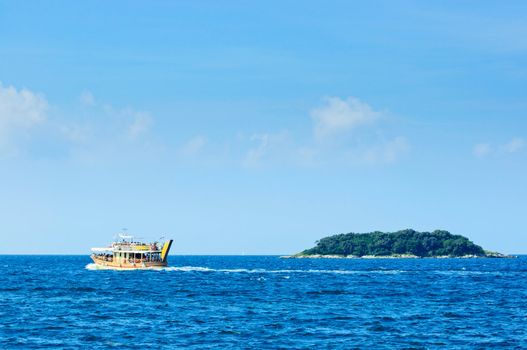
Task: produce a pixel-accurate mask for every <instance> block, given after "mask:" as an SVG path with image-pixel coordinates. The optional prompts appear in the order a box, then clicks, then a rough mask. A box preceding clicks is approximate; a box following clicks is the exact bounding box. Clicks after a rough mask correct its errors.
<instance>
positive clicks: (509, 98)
mask: <svg viewBox="0 0 527 350" xmlns="http://www.w3.org/2000/svg"><path fill="white" fill-rule="evenodd" d="M526 142H527V3H526V2H525V1H507V2H505V3H504V2H500V1H426V2H423V1H364V2H350V1H323V2H321V1H308V0H305V1H288V0H281V1H269V0H267V1H250V2H249V1H228V0H226V1H212V0H209V1H207V0H204V1H195V0H191V1H190V0H189V1H156V0H149V1H139V0H138V1H111V2H109V1H102V0H101V1H74V2H73V1H51V0H49V1H24V2H22V1H5V0H0V241H1V243H0V254H2V253H7V254H89V249H90V248H91V247H94V246H101V245H105V244H107V243H109V242H110V241H111V240H112V239H113V238H114V236H115V234H116V233H117V232H119V231H120V230H121V229H122V228H127V229H128V232H129V233H132V234H134V235H136V236H137V237H142V238H144V239H158V238H159V237H161V236H164V237H171V238H173V239H174V240H175V244H174V246H173V253H175V254H291V253H296V252H298V251H301V250H303V249H306V248H310V247H312V246H313V245H314V242H315V241H316V240H318V239H320V238H322V237H325V236H328V235H331V234H337V233H347V232H370V231H375V230H381V231H397V230H400V229H406V228H413V229H416V230H423V231H424V230H426V231H429V230H435V229H444V230H448V231H450V232H452V233H455V234H462V235H465V236H467V237H469V238H470V239H471V240H473V241H474V242H475V243H477V244H480V245H481V246H483V247H484V248H486V249H489V250H495V251H500V252H504V253H517V254H518V253H527V228H526V227H527V222H526V221H527V180H526V179H527V144H526Z"/></svg>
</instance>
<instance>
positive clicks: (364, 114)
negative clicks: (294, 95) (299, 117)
mask: <svg viewBox="0 0 527 350" xmlns="http://www.w3.org/2000/svg"><path fill="white" fill-rule="evenodd" d="M379 116H380V112H378V111H375V110H373V108H372V107H371V106H370V105H368V104H367V103H365V102H362V101H361V100H359V99H358V98H355V97H348V98H347V99H341V98H339V97H327V98H325V99H324V104H323V105H322V106H320V107H318V108H315V109H313V110H312V111H311V117H312V118H313V121H314V124H315V125H314V132H315V137H316V138H317V139H322V138H325V137H329V136H332V135H334V134H337V133H341V132H344V131H349V130H352V129H354V128H356V127H358V126H360V125H364V124H368V123H371V122H373V121H374V120H376V119H377V118H378V117H379Z"/></svg>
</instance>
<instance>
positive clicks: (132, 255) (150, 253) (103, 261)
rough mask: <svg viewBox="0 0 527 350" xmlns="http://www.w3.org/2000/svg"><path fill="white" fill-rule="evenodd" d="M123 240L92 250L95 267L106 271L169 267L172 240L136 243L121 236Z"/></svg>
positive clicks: (130, 237) (130, 238)
mask: <svg viewBox="0 0 527 350" xmlns="http://www.w3.org/2000/svg"><path fill="white" fill-rule="evenodd" d="M119 237H120V238H121V240H119V241H116V242H113V243H112V244H111V245H110V246H109V247H104V248H92V249H91V250H92V252H93V253H92V255H91V258H92V260H93V262H94V263H95V265H96V266H97V267H99V268H105V269H115V270H122V269H147V268H155V267H164V266H167V264H168V261H167V258H168V252H169V251H170V247H171V246H172V240H171V239H169V240H168V241H166V242H164V243H163V245H162V246H160V245H159V244H158V242H153V243H143V242H136V241H135V240H134V237H133V236H129V235H124V234H119Z"/></svg>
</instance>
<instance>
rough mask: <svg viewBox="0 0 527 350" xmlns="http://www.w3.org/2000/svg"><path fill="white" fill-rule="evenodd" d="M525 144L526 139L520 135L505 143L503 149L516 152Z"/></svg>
mask: <svg viewBox="0 0 527 350" xmlns="http://www.w3.org/2000/svg"><path fill="white" fill-rule="evenodd" d="M524 146H525V141H524V140H523V139H521V138H519V137H515V138H513V139H512V140H510V141H509V142H508V143H506V144H505V145H503V149H504V150H505V151H507V152H509V153H515V152H518V151H519V150H521V149H522V148H523V147H524Z"/></svg>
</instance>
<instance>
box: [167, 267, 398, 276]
mask: <svg viewBox="0 0 527 350" xmlns="http://www.w3.org/2000/svg"><path fill="white" fill-rule="evenodd" d="M159 270H162V271H176V272H220V273H249V274H251V273H252V274H254V273H257V274H267V273H268V274H289V273H321V274H340V275H352V274H364V273H381V274H398V273H402V272H405V271H402V270H312V269H311V270H267V269H211V268H208V267H200V266H169V267H163V268H160V269H159Z"/></svg>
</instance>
